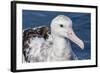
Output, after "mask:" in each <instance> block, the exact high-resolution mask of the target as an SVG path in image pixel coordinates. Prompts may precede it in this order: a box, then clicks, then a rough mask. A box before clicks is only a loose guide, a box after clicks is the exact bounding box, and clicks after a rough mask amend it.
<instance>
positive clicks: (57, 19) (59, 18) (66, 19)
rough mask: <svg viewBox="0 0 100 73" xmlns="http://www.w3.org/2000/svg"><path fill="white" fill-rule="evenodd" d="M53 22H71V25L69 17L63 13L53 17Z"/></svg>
mask: <svg viewBox="0 0 100 73" xmlns="http://www.w3.org/2000/svg"><path fill="white" fill-rule="evenodd" d="M52 22H53V23H60V24H61V23H62V24H71V25H72V21H71V19H70V18H69V17H67V16H64V15H59V16H57V17H55V18H54V19H53V21H52Z"/></svg>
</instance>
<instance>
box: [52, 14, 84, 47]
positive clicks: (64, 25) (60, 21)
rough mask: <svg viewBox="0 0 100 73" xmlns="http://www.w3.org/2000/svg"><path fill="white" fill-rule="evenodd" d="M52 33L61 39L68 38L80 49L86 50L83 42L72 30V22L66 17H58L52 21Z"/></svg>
mask: <svg viewBox="0 0 100 73" xmlns="http://www.w3.org/2000/svg"><path fill="white" fill-rule="evenodd" d="M51 33H52V34H54V35H56V36H59V37H61V38H68V39H70V40H71V41H73V42H74V43H76V44H77V45H78V46H79V47H80V48H82V49H83V48H84V43H83V41H82V40H80V39H79V38H78V37H77V36H76V35H75V33H74V31H73V29H72V20H71V19H70V18H69V17H67V16H65V15H58V16H57V17H55V18H54V19H53V20H52V22H51Z"/></svg>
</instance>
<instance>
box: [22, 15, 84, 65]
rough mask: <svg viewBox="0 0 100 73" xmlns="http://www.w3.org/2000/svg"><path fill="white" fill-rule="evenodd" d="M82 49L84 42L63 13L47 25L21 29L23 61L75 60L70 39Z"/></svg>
mask: <svg viewBox="0 0 100 73" xmlns="http://www.w3.org/2000/svg"><path fill="white" fill-rule="evenodd" d="M69 40H71V41H72V42H74V43H76V44H77V45H78V46H79V47H80V48H81V49H84V43H83V41H82V40H80V39H79V38H78V37H77V36H76V35H75V33H74V31H73V29H72V20H71V19H70V18H69V17H67V16H65V15H58V16H56V17H55V18H54V19H53V20H52V21H51V24H50V28H49V27H47V26H41V27H36V28H29V29H26V30H24V31H23V62H27V63H30V62H48V61H50V62H51V61H67V60H76V59H78V58H77V56H76V55H75V54H74V52H73V51H72V49H71V45H70V41H69Z"/></svg>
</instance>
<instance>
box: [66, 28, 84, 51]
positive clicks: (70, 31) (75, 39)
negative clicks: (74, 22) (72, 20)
mask: <svg viewBox="0 0 100 73" xmlns="http://www.w3.org/2000/svg"><path fill="white" fill-rule="evenodd" d="M67 33H68V39H70V40H71V41H73V42H74V43H75V44H77V45H78V46H79V47H80V48H81V49H84V43H83V41H82V40H80V39H79V38H78V37H77V36H76V34H75V33H74V31H73V29H72V27H70V28H69V29H68V32H67Z"/></svg>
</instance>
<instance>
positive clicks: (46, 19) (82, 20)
mask: <svg viewBox="0 0 100 73" xmlns="http://www.w3.org/2000/svg"><path fill="white" fill-rule="evenodd" d="M57 15H66V16H68V17H70V18H71V19H72V21H73V29H74V31H75V33H76V35H77V36H78V37H79V38H80V39H82V40H83V41H84V44H85V48H84V50H81V49H80V48H79V47H78V46H77V45H76V44H74V43H73V42H71V46H72V49H73V51H74V53H75V54H76V55H77V57H78V58H79V59H80V60H83V59H91V22H90V21H91V14H90V13H76V12H55V11H34V10H23V12H22V16H23V17H22V18H23V19H22V20H23V29H26V28H30V27H37V26H41V25H46V26H49V25H50V23H51V21H52V19H53V18H54V17H56V16H57Z"/></svg>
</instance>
